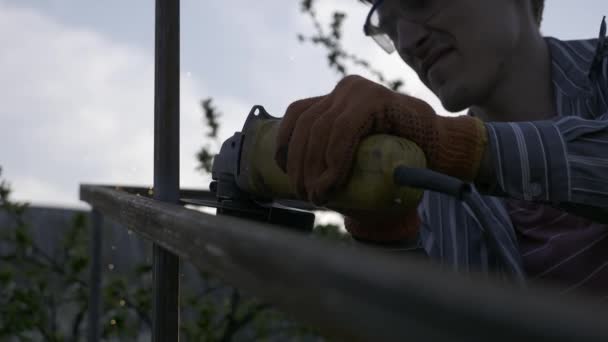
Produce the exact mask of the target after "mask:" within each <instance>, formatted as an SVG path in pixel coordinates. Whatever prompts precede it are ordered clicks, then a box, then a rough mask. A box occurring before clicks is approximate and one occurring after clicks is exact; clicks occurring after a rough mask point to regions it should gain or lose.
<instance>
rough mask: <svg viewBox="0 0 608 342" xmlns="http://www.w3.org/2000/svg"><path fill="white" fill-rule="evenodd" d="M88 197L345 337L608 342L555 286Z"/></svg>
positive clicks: (141, 201) (162, 206) (130, 199)
mask: <svg viewBox="0 0 608 342" xmlns="http://www.w3.org/2000/svg"><path fill="white" fill-rule="evenodd" d="M193 194H194V193H192V192H191V193H190V194H189V197H193ZM194 195H195V194H194ZM201 195H202V196H205V194H204V193H201ZM80 197H81V199H82V200H84V201H86V202H88V203H90V204H91V206H93V208H95V210H96V211H97V212H99V213H102V214H103V215H104V216H106V217H108V218H110V219H112V220H115V221H116V222H120V223H122V224H123V225H125V227H126V228H128V229H130V230H132V231H134V232H137V233H138V234H140V235H141V236H143V237H144V238H146V239H149V240H150V241H153V242H154V243H156V244H157V245H159V246H161V247H162V248H164V249H166V250H168V251H170V252H171V253H173V254H174V255H176V256H178V257H179V258H181V259H183V260H187V261H189V262H191V263H192V264H193V265H195V266H196V267H199V268H201V269H204V270H207V271H210V272H212V273H213V274H214V275H216V276H218V277H219V278H221V279H223V280H224V281H226V282H227V283H229V284H231V285H234V286H237V287H238V288H240V289H243V290H245V291H248V292H249V293H251V294H254V295H256V296H257V297H259V298H260V299H262V300H264V301H267V302H268V303H270V304H273V305H275V306H277V307H278V308H280V309H282V310H285V311H286V312H289V313H290V314H291V315H293V317H295V318H297V319H299V320H301V321H302V322H304V323H306V324H309V325H310V326H313V327H316V328H318V329H319V330H320V331H321V332H322V333H323V334H324V335H327V336H334V337H338V338H340V340H349V341H350V340H367V341H384V340H401V341H403V340H406V339H413V340H421V339H423V340H430V341H431V340H432V341H456V340H466V341H473V340H483V341H490V340H491V341H518V340H532V339H535V340H542V341H574V340H576V341H606V340H608V326H607V325H606V324H605V322H606V317H608V315H607V314H608V311H607V310H606V307H604V306H601V305H600V304H598V303H595V302H591V301H588V300H584V299H582V298H574V297H568V296H558V295H557V294H556V293H555V292H553V291H552V290H550V289H545V288H530V289H521V288H518V287H515V286H508V285H505V284H502V283H500V282H498V281H495V280H492V279H488V278H487V276H485V275H481V274H478V275H475V274H473V275H466V276H464V275H461V274H457V273H453V272H448V271H444V270H440V269H439V268H438V267H437V266H436V265H433V264H431V263H430V262H429V261H427V260H425V259H420V258H415V257H412V256H405V255H396V254H394V253H387V252H381V251H379V250H377V249H372V248H369V247H365V246H361V245H344V244H336V243H332V242H331V241H326V240H323V239H320V238H315V237H313V236H312V235H306V234H304V233H298V232H295V231H293V230H288V229H281V228H280V227H276V226H270V225H266V224H262V223H257V222H252V221H248V220H243V219H237V218H232V217H226V216H215V215H210V214H205V213H202V212H200V211H197V210H193V209H188V208H184V207H183V206H181V205H177V204H170V203H164V202H161V201H158V200H154V199H152V198H147V197H146V196H145V193H144V194H133V193H129V192H127V191H124V190H117V189H115V188H113V187H108V186H94V185H82V186H81V189H80ZM194 197H195V196H194ZM156 295H158V293H157V294H156ZM154 324H163V322H160V323H159V322H155V323H154ZM158 330H159V328H155V329H154V331H158ZM167 341H168V340H167Z"/></svg>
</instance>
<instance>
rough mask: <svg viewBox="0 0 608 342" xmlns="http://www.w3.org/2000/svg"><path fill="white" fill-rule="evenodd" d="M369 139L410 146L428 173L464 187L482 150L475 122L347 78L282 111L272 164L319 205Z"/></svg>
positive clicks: (483, 140) (481, 129)
mask: <svg viewBox="0 0 608 342" xmlns="http://www.w3.org/2000/svg"><path fill="white" fill-rule="evenodd" d="M375 133H385V134H392V135H396V136H400V137H403V138H406V139H409V140H411V141H413V142H414V143H416V144H417V145H418V146H420V148H421V149H422V150H423V151H424V153H425V156H426V158H427V162H428V165H429V168H430V169H432V170H435V171H438V172H441V173H444V174H447V175H450V176H453V177H457V178H460V179H462V180H465V181H473V180H474V179H475V177H476V175H477V172H478V169H479V165H480V163H481V159H482V157H483V153H484V151H485V147H486V144H487V133H486V128H485V126H484V124H483V122H482V121H480V120H479V119H476V118H473V117H469V116H458V117H442V116H439V115H437V114H436V113H435V111H434V110H433V108H431V106H430V105H429V104H427V103H426V102H424V101H422V100H420V99H417V98H415V97H411V96H408V95H404V94H401V93H397V92H394V91H391V90H390V89H388V88H386V87H384V86H382V85H380V84H377V83H374V82H372V81H369V80H367V79H365V78H363V77H360V76H347V77H345V78H344V79H342V80H341V81H340V82H339V83H338V84H337V85H336V87H335V88H334V89H333V91H332V92H331V93H329V94H328V95H325V96H320V97H314V98H309V99H304V100H300V101H296V102H293V103H292V104H291V105H290V106H289V107H288V108H287V111H286V113H285V116H284V117H283V119H282V120H281V125H280V128H279V132H278V136H277V152H276V155H275V159H276V161H277V163H278V165H279V166H280V167H281V168H282V169H283V170H284V171H286V172H287V175H288V177H289V179H290V182H291V184H292V186H293V188H294V190H295V191H296V194H297V195H298V196H299V197H300V198H303V199H308V200H310V201H312V202H314V203H316V204H323V203H326V201H327V197H328V195H329V194H330V193H331V190H332V189H334V188H339V187H341V186H343V185H344V184H345V183H346V181H347V180H348V176H349V173H350V170H351V167H352V162H353V158H354V155H355V150H356V147H357V145H358V143H359V142H360V141H361V140H362V139H363V138H364V137H366V136H368V135H371V134H375Z"/></svg>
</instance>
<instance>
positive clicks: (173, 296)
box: [152, 0, 180, 341]
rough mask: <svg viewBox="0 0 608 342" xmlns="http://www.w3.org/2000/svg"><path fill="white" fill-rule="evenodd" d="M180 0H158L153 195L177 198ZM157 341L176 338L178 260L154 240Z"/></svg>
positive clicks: (154, 332) (154, 315)
mask: <svg viewBox="0 0 608 342" xmlns="http://www.w3.org/2000/svg"><path fill="white" fill-rule="evenodd" d="M179 5H180V2H179V0H156V24H155V27H156V28H155V65H154V67H155V68H154V198H155V199H157V200H160V201H164V202H170V203H177V202H178V200H179V93H180V92H179V69H180V67H179V56H180V54H179V52H180V51H179V48H180V44H179V25H180V22H179ZM153 249H154V251H153V253H154V260H153V263H154V264H153V272H154V273H153V274H154V275H153V277H154V304H153V305H154V312H153V328H152V329H153V331H152V340H153V341H178V337H179V258H178V257H177V256H176V255H174V254H172V253H170V252H169V251H167V250H165V249H163V248H162V247H160V246H158V245H156V244H154V246H153Z"/></svg>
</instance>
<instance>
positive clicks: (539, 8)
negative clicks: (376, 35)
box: [359, 0, 545, 27]
mask: <svg viewBox="0 0 608 342" xmlns="http://www.w3.org/2000/svg"><path fill="white" fill-rule="evenodd" d="M359 1H361V2H364V3H368V4H373V3H374V0H359ZM530 3H531V5H532V15H534V20H535V21H536V25H538V26H539V27H540V24H541V22H542V21H543V12H544V10H545V0H530Z"/></svg>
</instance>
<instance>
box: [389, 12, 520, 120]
mask: <svg viewBox="0 0 608 342" xmlns="http://www.w3.org/2000/svg"><path fill="white" fill-rule="evenodd" d="M408 2H410V3H412V4H411V6H414V7H410V8H409V9H408V6H407V5H406V3H408ZM433 3H435V5H433ZM417 6H423V7H424V6H431V8H430V9H429V11H428V12H427V14H426V15H427V16H428V17H426V18H424V15H422V17H421V18H420V20H418V19H419V18H417V17H416V16H415V15H412V14H411V13H414V14H415V13H416V12H413V11H415V10H416V9H417V8H419V7H417ZM432 6H436V7H435V9H433V8H432ZM408 11H409V12H408ZM525 11H526V7H525V3H524V2H523V1H519V0H483V1H480V0H426V1H425V0H417V1H412V0H409V1H408V0H406V1H400V0H385V1H384V3H383V5H381V6H380V8H379V12H378V14H379V16H380V21H381V23H383V24H384V23H385V22H386V24H387V26H386V31H388V33H389V36H390V37H391V39H392V40H393V42H394V44H395V48H396V49H397V52H398V53H399V55H400V56H401V58H402V59H403V60H404V61H405V62H406V63H407V64H408V65H409V66H410V67H412V68H413V69H414V70H415V71H416V72H417V73H418V76H419V77H420V80H422V82H423V83H424V84H425V85H426V86H427V87H429V89H431V91H433V92H434V93H435V94H436V95H437V96H438V97H439V99H440V100H441V102H442V104H443V106H444V107H445V108H446V109H447V110H449V111H452V112H455V111H460V110H463V109H466V108H468V107H470V106H472V105H482V104H484V102H485V101H487V99H488V97H489V96H491V94H492V92H493V90H494V89H495V88H496V87H497V85H498V84H499V83H500V80H501V78H503V77H504V75H505V73H506V72H508V69H509V68H510V61H511V59H512V57H513V56H514V55H516V54H518V53H519V51H518V50H520V49H521V46H520V45H521V44H520V43H521V37H522V35H523V34H528V32H523V31H524V30H525V28H526V27H527V26H526V25H525V24H524V21H525V20H528V19H529V16H526V15H525V14H526V13H525ZM420 13H424V12H420ZM383 26H384V25H383ZM528 26H529V25H528Z"/></svg>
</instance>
